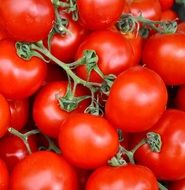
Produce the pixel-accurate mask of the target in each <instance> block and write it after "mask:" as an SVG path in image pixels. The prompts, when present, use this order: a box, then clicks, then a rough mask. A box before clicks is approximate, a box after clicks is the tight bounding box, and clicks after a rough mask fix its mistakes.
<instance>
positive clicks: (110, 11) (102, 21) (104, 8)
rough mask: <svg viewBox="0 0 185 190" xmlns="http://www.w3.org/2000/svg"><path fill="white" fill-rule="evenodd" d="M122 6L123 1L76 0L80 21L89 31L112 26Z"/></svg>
mask: <svg viewBox="0 0 185 190" xmlns="http://www.w3.org/2000/svg"><path fill="white" fill-rule="evenodd" d="M124 5H125V0H103V1H99V0H77V8H78V13H79V17H80V21H81V23H82V25H83V26H84V27H85V28H87V29H90V30H97V29H105V28H107V27H109V26H111V25H112V24H114V23H115V22H116V21H117V20H118V19H119V17H120V16H121V13H122V10H123V7H124ZM84 7H85V8H84Z"/></svg>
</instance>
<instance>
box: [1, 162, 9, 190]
mask: <svg viewBox="0 0 185 190" xmlns="http://www.w3.org/2000/svg"><path fill="white" fill-rule="evenodd" d="M0 171H1V172H0V189H1V190H8V182H9V174H8V170H7V167H6V165H5V163H4V161H3V160H1V159H0Z"/></svg>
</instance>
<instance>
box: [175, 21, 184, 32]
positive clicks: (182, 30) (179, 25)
mask: <svg viewBox="0 0 185 190" xmlns="http://www.w3.org/2000/svg"><path fill="white" fill-rule="evenodd" d="M177 32H178V33H183V34H184V33H185V22H181V23H180V24H178V26H177Z"/></svg>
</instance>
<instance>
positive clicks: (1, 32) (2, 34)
mask: <svg viewBox="0 0 185 190" xmlns="http://www.w3.org/2000/svg"><path fill="white" fill-rule="evenodd" d="M7 38H8V36H7V34H6V32H5V30H4V29H2V28H0V41H1V40H4V39H7Z"/></svg>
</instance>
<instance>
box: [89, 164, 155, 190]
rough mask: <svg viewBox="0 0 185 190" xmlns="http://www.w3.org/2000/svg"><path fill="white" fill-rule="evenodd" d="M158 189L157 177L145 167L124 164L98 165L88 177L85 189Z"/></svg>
mask: <svg viewBox="0 0 185 190" xmlns="http://www.w3.org/2000/svg"><path fill="white" fill-rule="evenodd" d="M95 189H96V190H104V189H109V190H123V189H130V190H131V189H135V190H136V189H137V190H158V186H157V179H156V177H155V176H154V174H153V173H152V172H151V171H150V170H149V169H148V168H146V167H144V166H139V165H126V166H121V167H110V166H105V167H100V168H98V169H97V170H95V171H94V172H93V173H92V174H91V176H90V177H89V179H88V181H87V185H86V190H95Z"/></svg>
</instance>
